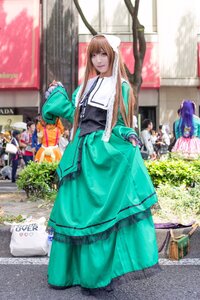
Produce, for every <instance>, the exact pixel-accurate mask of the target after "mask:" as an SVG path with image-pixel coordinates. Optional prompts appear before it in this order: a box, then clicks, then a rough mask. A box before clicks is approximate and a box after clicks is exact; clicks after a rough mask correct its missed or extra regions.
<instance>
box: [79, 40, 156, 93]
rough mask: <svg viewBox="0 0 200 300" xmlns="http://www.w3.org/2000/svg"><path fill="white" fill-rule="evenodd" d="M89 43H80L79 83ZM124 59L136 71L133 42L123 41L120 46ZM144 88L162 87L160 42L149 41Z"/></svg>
mask: <svg viewBox="0 0 200 300" xmlns="http://www.w3.org/2000/svg"><path fill="white" fill-rule="evenodd" d="M86 49H87V43H79V83H81V82H82V81H83V77H84V70H85V64H86ZM120 50H121V53H122V58H123V61H124V62H125V64H126V66H127V68H128V69H129V71H130V72H131V73H133V72H134V57H133V43H131V42H122V43H121V46H120ZM142 79H143V82H142V88H153V89H155V88H159V87H160V69H159V63H158V43H155V42H147V43H146V54H145V58H144V63H143V68H142Z"/></svg>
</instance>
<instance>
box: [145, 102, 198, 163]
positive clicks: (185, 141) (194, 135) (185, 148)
mask: <svg viewBox="0 0 200 300" xmlns="http://www.w3.org/2000/svg"><path fill="white" fill-rule="evenodd" d="M195 110H196V105H195V103H194V101H191V100H183V101H182V103H181V105H180V107H179V109H178V111H177V114H178V118H177V119H176V120H175V121H174V123H173V132H172V133H170V128H169V125H160V126H159V128H158V131H157V132H156V131H154V130H153V123H152V121H151V120H150V119H145V120H144V121H143V123H142V131H141V133H140V137H141V141H142V147H141V154H142V156H143V158H144V159H151V160H155V159H159V158H160V157H161V156H162V155H163V154H167V153H169V152H171V154H172V156H174V157H179V158H183V159H188V160H193V159H199V158H200V118H199V117H198V116H197V115H196V114H195Z"/></svg>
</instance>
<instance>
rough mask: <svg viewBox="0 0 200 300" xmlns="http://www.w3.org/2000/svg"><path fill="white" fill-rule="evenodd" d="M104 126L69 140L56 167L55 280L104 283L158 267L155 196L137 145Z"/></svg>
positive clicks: (52, 274)
mask: <svg viewBox="0 0 200 300" xmlns="http://www.w3.org/2000/svg"><path fill="white" fill-rule="evenodd" d="M102 133H103V131H97V132H93V133H91V134H89V135H86V136H85V137H80V138H79V136H78V134H79V132H77V134H76V138H75V139H74V141H73V142H72V143H70V144H69V145H68V147H67V149H66V151H65V153H64V156H63V158H62V161H61V162H60V165H59V168H58V175H59V177H60V187H59V191H58V194H57V198H56V201H55V204H54V207H53V209H52V212H51V215H50V219H49V226H51V227H53V228H54V240H53V243H52V248H51V255H50V261H49V267H48V282H49V284H50V285H53V286H59V287H64V286H72V285H81V286H82V287H86V288H100V287H105V286H107V285H109V284H110V283H111V282H112V280H113V279H116V278H118V277H119V276H122V275H125V274H127V273H128V274H129V277H130V275H131V276H132V275H133V277H136V278H138V277H140V276H145V277H146V276H147V275H151V273H152V272H153V273H154V272H155V270H156V269H157V266H158V250H157V242H156V235H155V229H154V224H153V221H152V216H151V212H150V207H151V206H152V205H153V204H154V203H156V201H157V197H156V194H155V190H154V187H153V185H152V183H151V180H150V178H149V175H148V173H147V169H146V167H145V165H144V163H143V160H142V158H141V155H140V151H139V148H138V147H133V146H132V144H131V143H130V142H128V141H126V140H123V139H122V138H120V137H117V136H116V135H114V134H112V136H111V138H110V141H109V143H105V142H103V141H102V140H101V137H102Z"/></svg>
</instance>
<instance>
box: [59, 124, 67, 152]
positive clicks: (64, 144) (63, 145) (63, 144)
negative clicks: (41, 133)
mask: <svg viewBox="0 0 200 300" xmlns="http://www.w3.org/2000/svg"><path fill="white" fill-rule="evenodd" d="M68 144H69V129H68V128H65V130H64V132H63V134H62V135H61V136H60V139H59V148H60V151H61V153H62V155H63V153H64V151H65V149H66V147H67V145H68Z"/></svg>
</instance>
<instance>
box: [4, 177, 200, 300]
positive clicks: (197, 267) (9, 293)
mask: <svg viewBox="0 0 200 300" xmlns="http://www.w3.org/2000/svg"><path fill="white" fill-rule="evenodd" d="M8 192H11V193H13V194H15V193H16V192H17V188H16V185H13V184H11V183H9V182H8V181H7V182H3V183H2V182H0V194H1V193H5V194H6V193H8ZM21 203H22V205H23V202H21ZM0 206H1V203H0ZM11 206H12V203H11V204H10V207H11ZM26 208H27V207H26ZM32 209H33V208H32ZM186 231H187V230H186ZM181 232H184V231H183V230H182V231H180V233H181ZM156 233H157V240H158V245H159V246H160V245H161V244H162V242H163V240H164V238H165V235H166V231H165V230H161V229H160V230H156ZM0 238H1V242H0V300H46V299H48V300H51V299H52V300H64V299H65V300H68V299H69V300H79V299H80V300H85V299H89V300H93V299H102V300H104V299H105V300H107V299H111V300H112V299H118V300H135V299H136V300H200V230H198V231H197V232H195V234H194V235H193V236H192V238H191V251H190V254H189V255H187V256H186V257H185V258H184V259H182V260H180V261H170V260H168V259H166V258H165V255H164V252H162V253H160V260H159V262H160V266H161V268H162V272H160V273H159V274H157V275H155V276H153V277H150V278H147V279H143V280H135V281H132V282H127V283H124V284H123V285H120V286H117V287H115V289H114V290H113V291H110V292H107V291H98V292H97V293H96V294H95V295H89V294H88V293H87V292H86V291H84V290H82V289H81V288H80V287H78V286H77V287H72V288H69V289H66V290H54V289H52V288H50V287H49V286H48V284H47V264H48V257H41V258H37V257H33V258H32V257H31V258H14V257H12V256H11V254H10V252H9V242H10V232H9V226H0ZM91 276H92V275H91Z"/></svg>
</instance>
